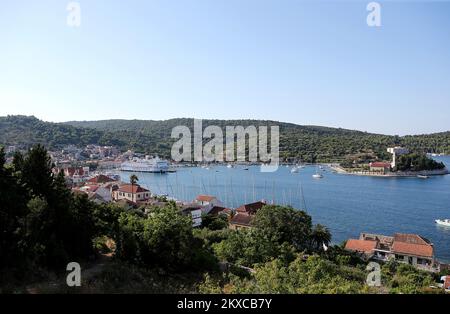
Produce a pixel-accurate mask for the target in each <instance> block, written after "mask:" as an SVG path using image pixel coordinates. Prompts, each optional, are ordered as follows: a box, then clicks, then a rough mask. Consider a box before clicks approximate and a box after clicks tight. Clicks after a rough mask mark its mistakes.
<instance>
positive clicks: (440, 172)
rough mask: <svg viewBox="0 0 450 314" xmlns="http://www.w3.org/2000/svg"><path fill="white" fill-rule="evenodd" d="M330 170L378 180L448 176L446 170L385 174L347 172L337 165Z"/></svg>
mask: <svg viewBox="0 0 450 314" xmlns="http://www.w3.org/2000/svg"><path fill="white" fill-rule="evenodd" d="M330 168H331V169H333V170H334V171H336V173H339V174H347V175H355V176H366V177H379V178H417V176H443V175H447V174H450V172H449V170H448V169H447V168H445V169H442V170H423V171H406V172H388V173H385V174H382V173H377V172H370V171H347V170H345V169H344V168H343V167H341V166H338V165H333V166H330Z"/></svg>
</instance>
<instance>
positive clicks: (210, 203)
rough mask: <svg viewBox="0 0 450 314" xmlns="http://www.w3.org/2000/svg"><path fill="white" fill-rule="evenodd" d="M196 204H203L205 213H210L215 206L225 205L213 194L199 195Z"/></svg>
mask: <svg viewBox="0 0 450 314" xmlns="http://www.w3.org/2000/svg"><path fill="white" fill-rule="evenodd" d="M194 204H197V205H200V206H202V207H203V212H205V213H208V212H209V211H210V210H211V209H212V208H213V207H215V206H220V207H222V206H223V204H222V202H221V201H220V200H219V199H217V197H215V196H212V195H197V197H196V198H195V200H194Z"/></svg>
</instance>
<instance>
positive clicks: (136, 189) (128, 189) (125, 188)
mask: <svg viewBox="0 0 450 314" xmlns="http://www.w3.org/2000/svg"><path fill="white" fill-rule="evenodd" d="M119 192H123V193H133V194H136V193H142V192H150V191H149V190H147V189H145V188H143V187H141V186H140V185H138V184H134V185H131V184H123V185H121V186H120V188H119Z"/></svg>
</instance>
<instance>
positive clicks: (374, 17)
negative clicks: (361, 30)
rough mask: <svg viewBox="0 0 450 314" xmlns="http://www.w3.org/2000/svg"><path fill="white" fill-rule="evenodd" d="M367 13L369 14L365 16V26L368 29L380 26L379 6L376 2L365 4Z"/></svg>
mask: <svg viewBox="0 0 450 314" xmlns="http://www.w3.org/2000/svg"><path fill="white" fill-rule="evenodd" d="M366 8H367V11H369V12H370V13H369V14H368V15H367V20H366V21H367V25H368V26H369V27H380V26H381V5H380V4H379V3H378V2H370V3H369V4H367V7H366Z"/></svg>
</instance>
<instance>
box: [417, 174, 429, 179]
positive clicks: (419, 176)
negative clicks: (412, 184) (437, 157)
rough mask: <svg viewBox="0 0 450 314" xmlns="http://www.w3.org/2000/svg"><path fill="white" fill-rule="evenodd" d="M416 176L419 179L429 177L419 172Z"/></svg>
mask: <svg viewBox="0 0 450 314" xmlns="http://www.w3.org/2000/svg"><path fill="white" fill-rule="evenodd" d="M417 177H418V178H419V179H428V178H429V176H424V175H421V174H419V175H417Z"/></svg>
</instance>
